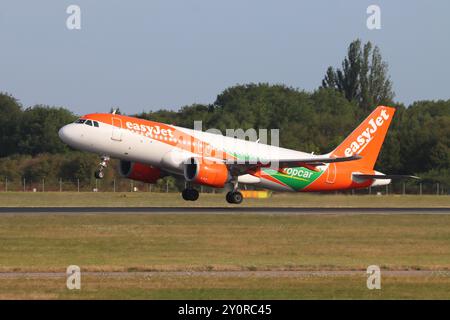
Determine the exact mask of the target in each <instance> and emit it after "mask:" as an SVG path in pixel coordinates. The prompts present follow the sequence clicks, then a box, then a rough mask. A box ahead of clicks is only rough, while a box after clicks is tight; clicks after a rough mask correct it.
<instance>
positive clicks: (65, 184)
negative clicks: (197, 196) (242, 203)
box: [0, 177, 216, 193]
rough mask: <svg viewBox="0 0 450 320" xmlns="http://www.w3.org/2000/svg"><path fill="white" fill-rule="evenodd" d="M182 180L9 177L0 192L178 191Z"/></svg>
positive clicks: (205, 189) (209, 190) (1, 183)
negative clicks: (152, 181)
mask: <svg viewBox="0 0 450 320" xmlns="http://www.w3.org/2000/svg"><path fill="white" fill-rule="evenodd" d="M184 187H185V183H184V181H181V180H176V179H174V178H172V177H166V178H163V179H160V180H159V181H158V183H156V184H150V183H144V182H140V181H133V180H130V179H126V178H115V179H92V180H89V181H85V180H80V179H62V178H61V179H9V178H7V177H5V178H3V179H2V180H1V181H0V192H166V193H168V192H180V191H181V190H183V188H184ZM197 187H198V190H199V191H201V192H204V193H215V192H216V190H214V188H210V187H205V186H197Z"/></svg>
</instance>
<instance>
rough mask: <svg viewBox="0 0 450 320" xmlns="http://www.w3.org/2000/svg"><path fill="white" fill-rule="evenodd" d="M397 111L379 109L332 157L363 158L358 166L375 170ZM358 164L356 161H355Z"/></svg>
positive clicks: (387, 108) (334, 151)
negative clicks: (357, 156) (355, 156)
mask: <svg viewBox="0 0 450 320" xmlns="http://www.w3.org/2000/svg"><path fill="white" fill-rule="evenodd" d="M394 113H395V109H394V108H391V107H385V106H379V107H377V108H376V109H375V110H374V111H373V112H372V113H371V114H370V115H369V116H368V117H367V118H366V119H365V120H364V121H363V122H362V123H361V124H360V125H359V126H358V127H357V128H356V129H355V130H354V131H353V132H352V133H351V134H350V135H349V136H348V137H347V138H345V140H344V142H342V143H341V144H340V145H339V146H338V147H337V148H336V149H335V150H333V152H331V156H336V157H349V156H351V155H354V154H358V155H360V156H362V159H361V160H357V162H358V164H360V165H361V166H363V167H365V168H370V169H373V167H374V165H375V162H376V161H377V158H378V154H379V153H380V150H381V146H382V145H383V141H384V138H385V137H386V133H387V131H388V129H389V125H390V124H391V121H392V118H393V116H394ZM355 162H356V161H355Z"/></svg>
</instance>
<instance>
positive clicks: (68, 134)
mask: <svg viewBox="0 0 450 320" xmlns="http://www.w3.org/2000/svg"><path fill="white" fill-rule="evenodd" d="M75 130H76V128H75V127H74V124H72V123H71V124H68V125H66V126H64V127H62V128H61V129H59V132H58V135H59V138H60V139H61V140H62V141H63V142H64V143H67V144H68V145H70V146H73V145H74V144H75V142H76V141H75V138H76V133H75Z"/></svg>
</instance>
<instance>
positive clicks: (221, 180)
mask: <svg viewBox="0 0 450 320" xmlns="http://www.w3.org/2000/svg"><path fill="white" fill-rule="evenodd" d="M184 178H185V179H186V181H189V182H194V183H198V184H203V185H206V186H210V187H214V188H223V187H224V186H225V183H227V182H228V181H230V174H229V172H228V168H227V166H226V165H225V164H223V163H213V162H210V161H201V159H197V158H191V159H190V160H189V161H188V162H187V163H186V164H185V165H184Z"/></svg>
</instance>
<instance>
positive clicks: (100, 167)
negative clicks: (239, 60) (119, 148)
mask: <svg viewBox="0 0 450 320" xmlns="http://www.w3.org/2000/svg"><path fill="white" fill-rule="evenodd" d="M108 163H109V156H102V157H101V162H100V163H99V165H98V169H97V170H96V171H95V173H94V176H95V178H96V179H103V178H104V176H105V173H104V172H103V170H105V169H106V168H107V167H108Z"/></svg>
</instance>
